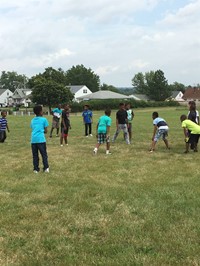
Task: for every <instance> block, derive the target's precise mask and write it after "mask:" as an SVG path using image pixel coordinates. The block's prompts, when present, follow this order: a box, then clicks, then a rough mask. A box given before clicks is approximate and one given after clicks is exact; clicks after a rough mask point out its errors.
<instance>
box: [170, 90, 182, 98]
mask: <svg viewBox="0 0 200 266" xmlns="http://www.w3.org/2000/svg"><path fill="white" fill-rule="evenodd" d="M180 92H181V91H172V95H171V97H172V98H176V97H177V96H178V95H179V93H180Z"/></svg>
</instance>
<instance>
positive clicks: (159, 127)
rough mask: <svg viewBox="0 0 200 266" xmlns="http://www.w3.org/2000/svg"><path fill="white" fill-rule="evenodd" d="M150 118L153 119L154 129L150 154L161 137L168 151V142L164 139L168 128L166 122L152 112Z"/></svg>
mask: <svg viewBox="0 0 200 266" xmlns="http://www.w3.org/2000/svg"><path fill="white" fill-rule="evenodd" d="M152 118H153V126H154V129H153V136H152V144H151V149H150V152H153V151H154V150H155V146H156V143H157V141H158V140H159V139H160V138H161V137H162V139H163V141H164V143H165V145H166V147H167V149H169V144H168V140H167V139H166V137H167V136H168V130H169V127H168V125H167V123H166V121H165V120H164V119H163V118H161V117H159V116H158V112H153V114H152Z"/></svg>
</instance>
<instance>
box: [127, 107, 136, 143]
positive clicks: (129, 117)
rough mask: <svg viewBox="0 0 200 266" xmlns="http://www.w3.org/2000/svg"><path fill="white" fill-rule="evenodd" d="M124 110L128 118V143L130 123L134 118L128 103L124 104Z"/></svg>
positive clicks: (130, 131) (130, 136)
mask: <svg viewBox="0 0 200 266" xmlns="http://www.w3.org/2000/svg"><path fill="white" fill-rule="evenodd" d="M125 109H126V112H127V116H128V117H127V118H128V134H129V141H131V139H132V121H133V117H134V113H133V111H132V110H131V105H130V103H126V104H125Z"/></svg>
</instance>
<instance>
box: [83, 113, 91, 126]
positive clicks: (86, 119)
mask: <svg viewBox="0 0 200 266" xmlns="http://www.w3.org/2000/svg"><path fill="white" fill-rule="evenodd" d="M82 117H83V119H84V122H85V123H86V124H89V123H91V122H92V111H90V110H84V111H83V113H82Z"/></svg>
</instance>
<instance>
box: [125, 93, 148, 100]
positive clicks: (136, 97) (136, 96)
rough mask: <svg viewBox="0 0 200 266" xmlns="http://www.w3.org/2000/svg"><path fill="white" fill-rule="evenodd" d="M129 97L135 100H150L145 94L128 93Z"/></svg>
mask: <svg viewBox="0 0 200 266" xmlns="http://www.w3.org/2000/svg"><path fill="white" fill-rule="evenodd" d="M129 97H130V98H132V99H134V100H136V101H145V102H148V101H150V98H149V96H147V95H145V94H137V93H134V94H131V95H129Z"/></svg>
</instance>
